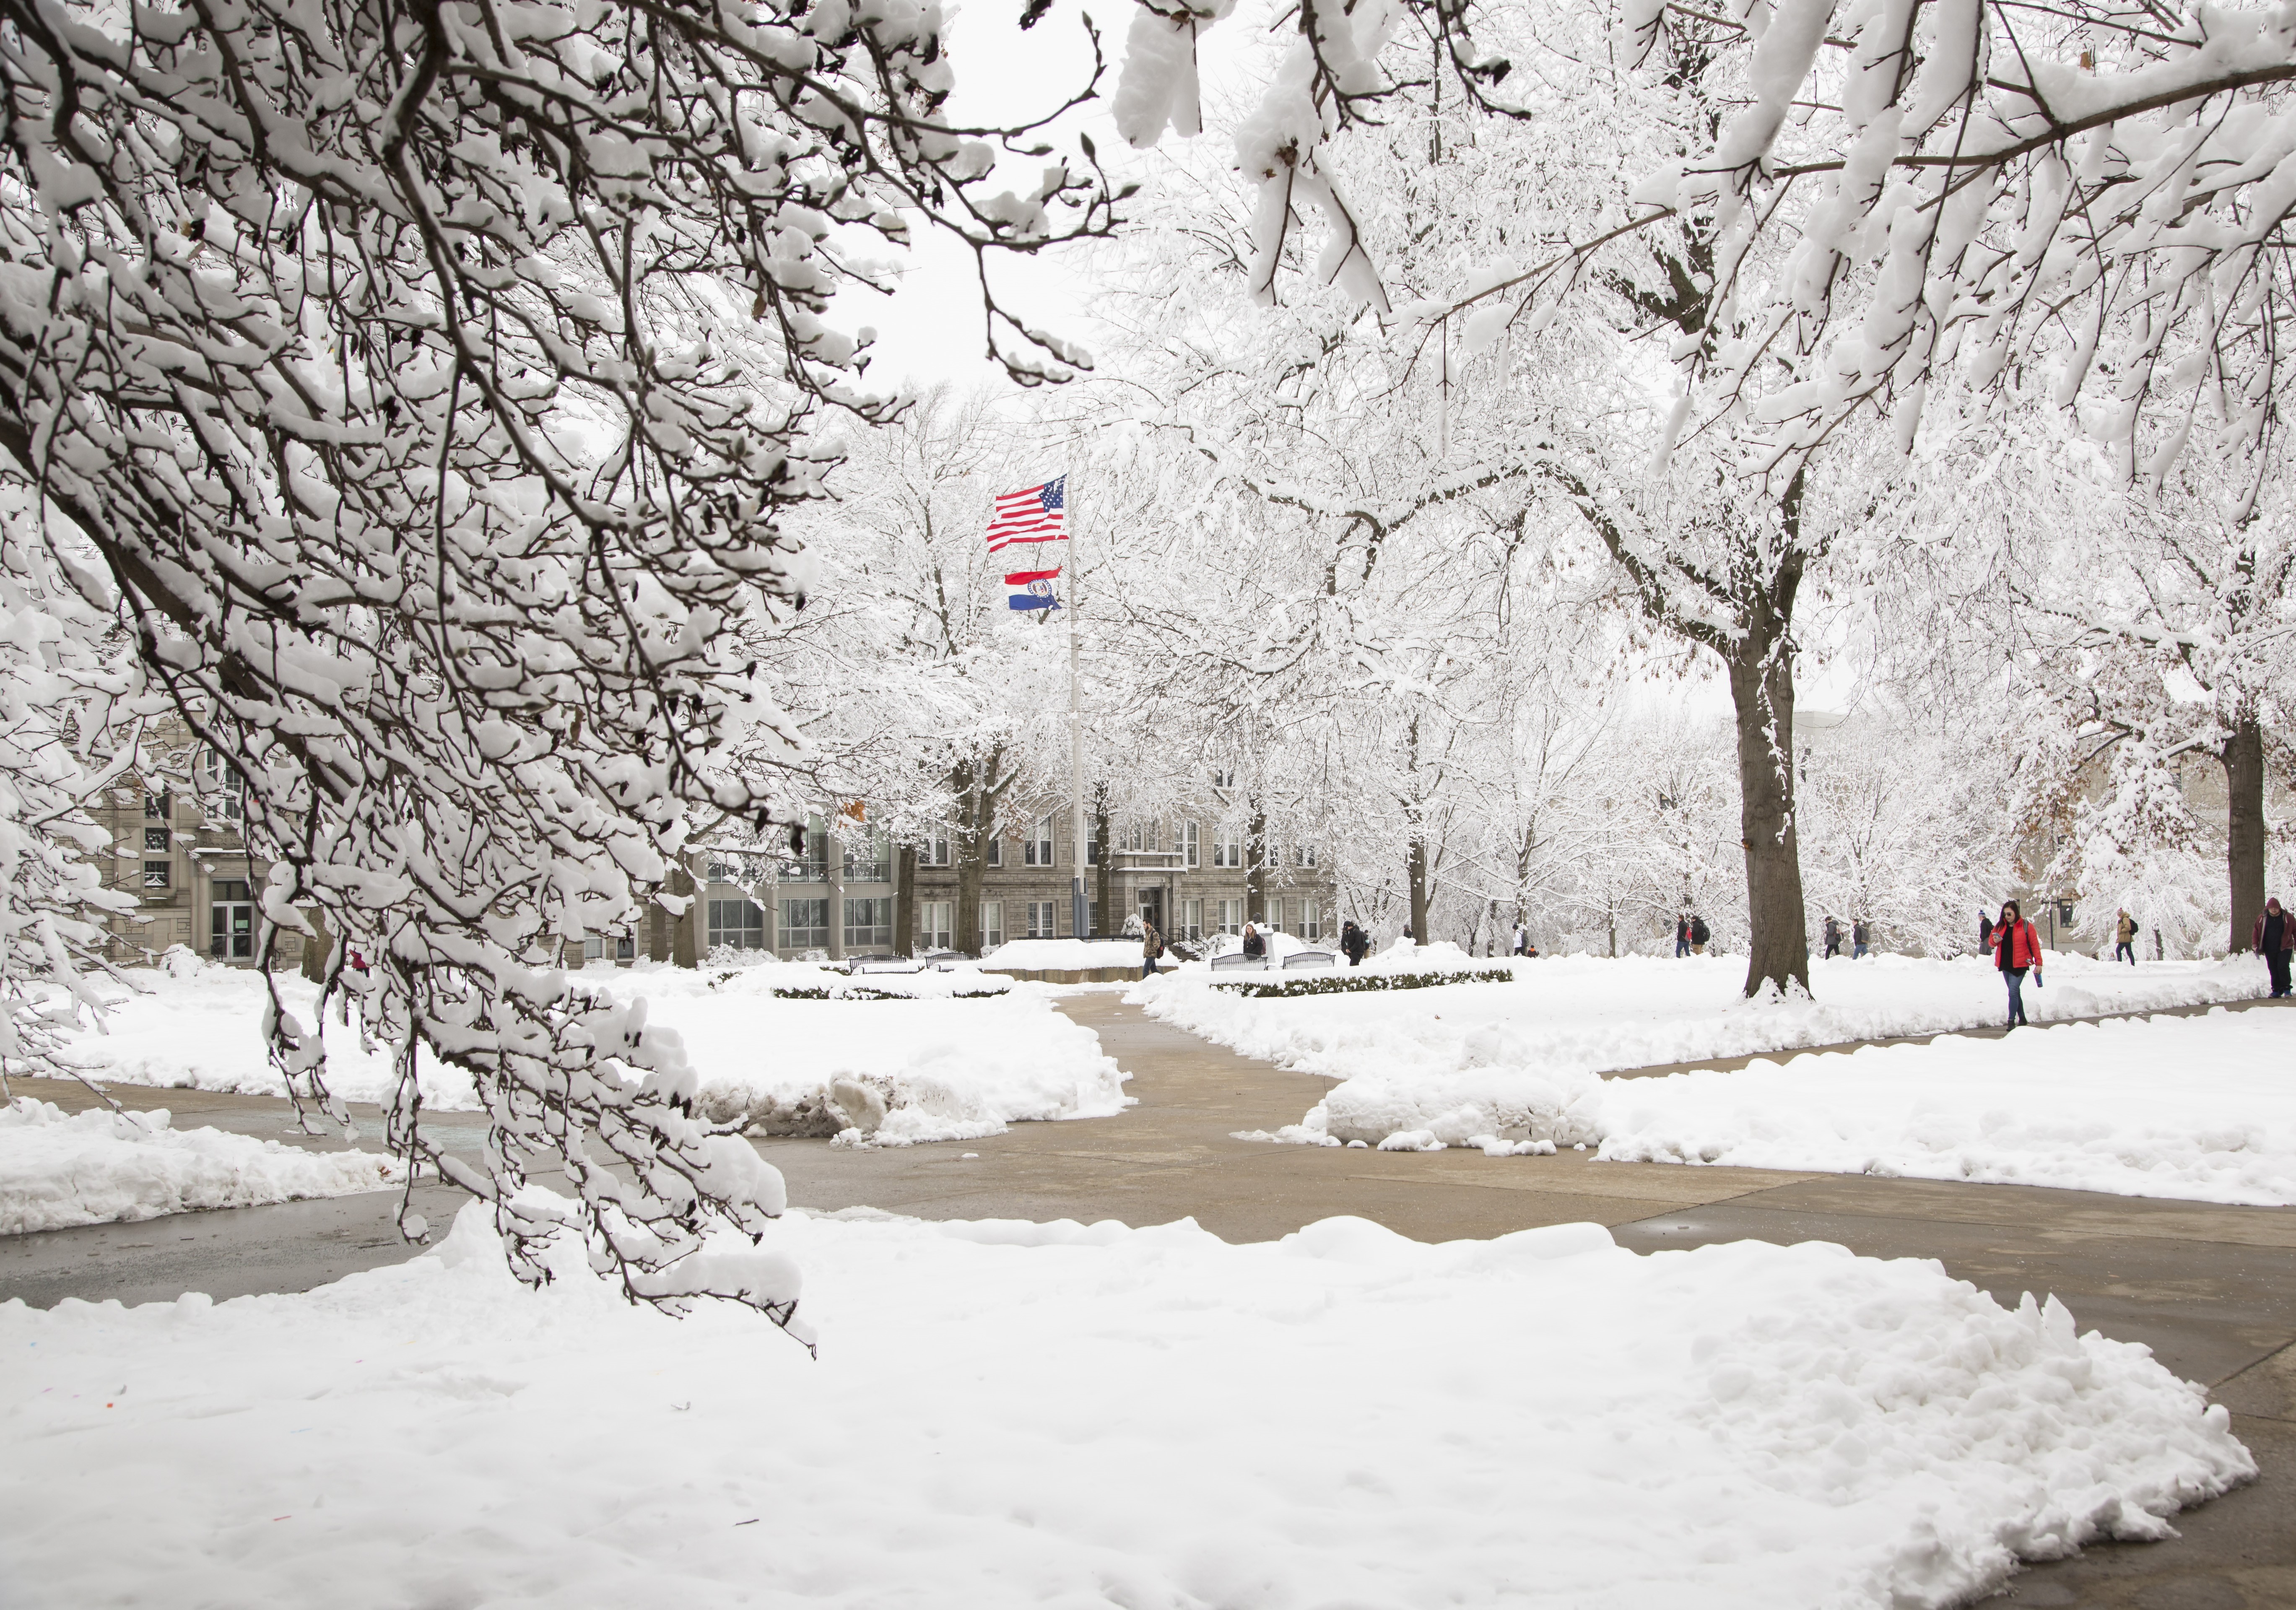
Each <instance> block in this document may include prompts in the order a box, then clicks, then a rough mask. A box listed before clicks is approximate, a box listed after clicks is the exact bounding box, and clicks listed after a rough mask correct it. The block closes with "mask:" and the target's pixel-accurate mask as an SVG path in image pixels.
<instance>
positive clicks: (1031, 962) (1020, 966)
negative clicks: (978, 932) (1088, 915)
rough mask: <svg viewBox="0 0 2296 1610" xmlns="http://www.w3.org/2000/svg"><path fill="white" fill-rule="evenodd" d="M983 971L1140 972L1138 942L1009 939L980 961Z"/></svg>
mask: <svg viewBox="0 0 2296 1610" xmlns="http://www.w3.org/2000/svg"><path fill="white" fill-rule="evenodd" d="M980 965H981V967H982V969H983V970H984V971H986V972H988V973H990V974H992V975H994V974H996V973H1044V972H1062V973H1069V972H1080V971H1083V970H1084V969H1086V968H1090V967H1129V968H1131V969H1132V970H1133V971H1134V972H1138V971H1139V970H1140V941H1138V940H1136V939H1111V940H1078V939H1034V940H1031V939H1024V940H1006V941H1005V942H1004V943H1003V944H1001V945H999V946H997V947H996V949H994V950H991V951H990V952H989V953H988V955H986V956H984V957H981V958H980Z"/></svg>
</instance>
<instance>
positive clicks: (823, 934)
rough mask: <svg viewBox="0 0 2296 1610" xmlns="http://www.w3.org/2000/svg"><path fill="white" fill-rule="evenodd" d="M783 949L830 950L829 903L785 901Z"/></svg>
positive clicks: (783, 908)
mask: <svg viewBox="0 0 2296 1610" xmlns="http://www.w3.org/2000/svg"><path fill="white" fill-rule="evenodd" d="M781 948H782V949H784V950H826V949H829V902H828V901H827V900H783V902H782V945H781Z"/></svg>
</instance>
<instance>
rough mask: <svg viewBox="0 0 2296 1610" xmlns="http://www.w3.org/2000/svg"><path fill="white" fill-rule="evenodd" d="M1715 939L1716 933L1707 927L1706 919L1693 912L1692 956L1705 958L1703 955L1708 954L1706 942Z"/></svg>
mask: <svg viewBox="0 0 2296 1610" xmlns="http://www.w3.org/2000/svg"><path fill="white" fill-rule="evenodd" d="M1713 937H1714V931H1713V930H1712V929H1711V928H1709V927H1708V926H1707V925H1706V919H1705V918H1704V917H1702V916H1698V915H1697V914H1696V913H1694V912H1693V913H1692V915H1691V918H1690V951H1691V954H1692V955H1693V956H1703V955H1705V954H1706V941H1708V940H1710V939H1712V938H1713Z"/></svg>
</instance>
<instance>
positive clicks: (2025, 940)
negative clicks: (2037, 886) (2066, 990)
mask: <svg viewBox="0 0 2296 1610" xmlns="http://www.w3.org/2000/svg"><path fill="white" fill-rule="evenodd" d="M1991 938H1992V940H1993V965H1995V966H1997V967H1998V968H2000V969H2001V980H2002V982H2004V983H2005V984H2007V985H2008V986H2009V1027H2010V1028H2012V1029H2013V1028H2015V1027H2016V1026H2017V1025H2018V1024H2019V1023H2024V1022H2025V973H2026V972H2027V970H2028V969H2030V971H2031V972H2032V974H2033V983H2034V986H2035V987H2036V988H2038V987H2039V985H2040V982H2041V936H2040V935H2039V934H2038V933H2036V932H2033V924H2030V923H2029V922H2027V921H2026V920H2025V914H2024V912H2023V911H2022V910H2021V909H2020V908H2019V907H2018V905H2017V902H2016V901H2014V900H2004V901H2002V902H2001V920H2000V921H1999V922H1997V923H1996V924H1993V932H1992V935H1991ZM2029 1026H2030V1025H2029Z"/></svg>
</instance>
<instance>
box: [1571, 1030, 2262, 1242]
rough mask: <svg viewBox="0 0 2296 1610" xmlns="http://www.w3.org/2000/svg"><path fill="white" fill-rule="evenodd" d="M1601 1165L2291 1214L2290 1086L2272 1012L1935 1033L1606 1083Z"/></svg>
mask: <svg viewBox="0 0 2296 1610" xmlns="http://www.w3.org/2000/svg"><path fill="white" fill-rule="evenodd" d="M1603 1097H1604V1099H1603V1118H1602V1128H1603V1151H1602V1154H1603V1156H1605V1157H1610V1158H1617V1159H1620V1160H1624V1161H1629V1162H1716V1163H1730V1164H1737V1165H1742V1166H1745V1167H1750V1168H1786V1169H1813V1170H1822V1171H1828V1172H1834V1173H1849V1174H1856V1173H1864V1174H1882V1175H1902V1176H1905V1177H1907V1178H1910V1179H1974V1180H1983V1181H1986V1182H1989V1183H1991V1184H1996V1185H2046V1186H2059V1187H2067V1188H2071V1189H2077V1190H2085V1191H2110V1192H2112V1193H2113V1194H2115V1195H2124V1196H2175V1197H2183V1198H2186V1199H2189V1200H2192V1201H2198V1202H2224V1203H2249V1204H2255V1205H2268V1206H2284V1205H2287V1204H2290V1203H2296V1080H2292V1079H2291V1078H2290V1076H2289V1071H2288V1025H2287V1024H2285V1023H2282V1022H2281V1021H2280V1014H2278V1013H2276V1012H2226V1011H2223V1010H2221V1009H2219V1010H2218V1011H2215V1012H2211V1013H2209V1014H2207V1015H2206V1016H2202V1017H2155V1018H2146V1019H2137V1020H2135V1021H2130V1022H2119V1023H2065V1024H2062V1025H2060V1026H2058V1027H2056V1028H2054V1029H2047V1030H2039V1031H2032V1032H2027V1031H2023V1030H2020V1031H2018V1032H2016V1033H2015V1034H2013V1035H2011V1036H2009V1037H2008V1038H2007V1039H1964V1038H1962V1037H1961V1036H1959V1035H1949V1036H1948V1037H1946V1038H1945V1039H1937V1040H1932V1041H1931V1043H1930V1044H1928V1045H1926V1046H1868V1047H1864V1048H1863V1049H1860V1050H1857V1051H1855V1052H1851V1053H1849V1054H1847V1055H1843V1056H1822V1057H1802V1058H1799V1059H1797V1060H1795V1061H1793V1062H1790V1063H1785V1064H1778V1063H1773V1062H1757V1063H1754V1064H1751V1065H1750V1066H1748V1067H1746V1068H1744V1069H1743V1070H1741V1071H1739V1072H1733V1073H1722V1072H1711V1071H1709V1072H1698V1073H1678V1074H1674V1075H1670V1076H1669V1077H1667V1078H1664V1079H1635V1080H1614V1081H1612V1082H1611V1083H1610V1084H1609V1085H1607V1086H1606V1087H1605V1088H1604V1090H1603Z"/></svg>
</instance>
